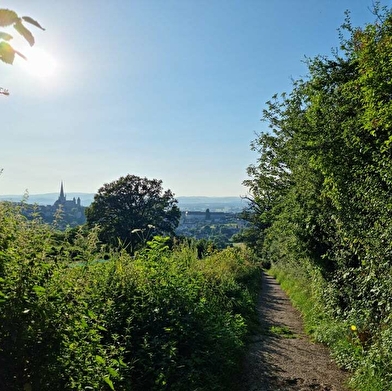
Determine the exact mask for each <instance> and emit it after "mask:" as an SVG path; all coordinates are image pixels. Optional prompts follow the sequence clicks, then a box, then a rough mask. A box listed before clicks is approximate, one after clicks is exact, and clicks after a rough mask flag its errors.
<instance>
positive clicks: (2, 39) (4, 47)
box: [0, 9, 45, 95]
mask: <svg viewBox="0 0 392 391" xmlns="http://www.w3.org/2000/svg"><path fill="white" fill-rule="evenodd" d="M23 22H26V23H29V24H32V25H33V26H35V27H38V28H40V29H41V30H45V29H44V28H43V27H42V26H41V25H40V24H39V23H38V22H37V21H36V20H34V19H32V18H30V17H29V16H22V17H19V16H18V15H17V14H16V13H15V12H14V11H11V10H9V9H0V27H8V26H12V27H13V28H14V29H15V30H16V31H17V32H18V33H19V34H20V35H21V36H22V37H23V38H25V39H26V41H27V42H28V43H29V44H30V46H33V45H34V43H35V39H34V36H33V34H32V33H31V31H30V30H29V29H27V28H26V26H25V25H24V24H23ZM12 38H13V37H12V35H11V34H8V33H6V32H4V31H0V60H1V61H3V62H4V63H6V64H13V62H14V59H15V55H16V54H17V55H18V56H20V57H22V58H24V59H25V60H27V59H26V57H25V56H24V55H23V54H22V53H21V52H19V51H18V50H15V49H14V48H13V47H12V46H11V45H10V44H9V41H11V40H12ZM0 95H9V92H8V90H7V89H5V88H0Z"/></svg>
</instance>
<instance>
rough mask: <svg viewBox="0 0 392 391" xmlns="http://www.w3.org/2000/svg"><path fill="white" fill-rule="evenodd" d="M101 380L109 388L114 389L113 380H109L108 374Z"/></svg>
mask: <svg viewBox="0 0 392 391" xmlns="http://www.w3.org/2000/svg"><path fill="white" fill-rule="evenodd" d="M103 380H104V381H105V382H106V383H107V384H108V385H109V387H110V389H111V390H113V391H114V386H113V382H112V381H111V380H110V377H109V376H104V377H103Z"/></svg>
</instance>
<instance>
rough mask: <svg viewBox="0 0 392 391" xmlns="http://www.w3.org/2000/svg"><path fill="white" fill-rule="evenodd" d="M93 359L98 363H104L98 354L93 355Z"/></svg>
mask: <svg viewBox="0 0 392 391" xmlns="http://www.w3.org/2000/svg"><path fill="white" fill-rule="evenodd" d="M95 361H96V362H97V363H98V364H102V365H105V360H104V359H103V357H102V356H98V354H97V355H96V356H95Z"/></svg>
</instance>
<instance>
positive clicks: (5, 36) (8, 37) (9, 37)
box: [0, 31, 13, 41]
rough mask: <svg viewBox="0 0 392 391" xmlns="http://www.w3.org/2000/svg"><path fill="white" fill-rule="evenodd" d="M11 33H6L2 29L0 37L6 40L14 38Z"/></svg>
mask: <svg viewBox="0 0 392 391" xmlns="http://www.w3.org/2000/svg"><path fill="white" fill-rule="evenodd" d="M12 38H13V37H12V35H11V34H7V33H4V32H3V31H0V39H4V40H5V41H10V40H11V39H12Z"/></svg>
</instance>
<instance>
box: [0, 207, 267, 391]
mask: <svg viewBox="0 0 392 391" xmlns="http://www.w3.org/2000/svg"><path fill="white" fill-rule="evenodd" d="M97 238H98V235H97V231H95V230H92V231H88V232H84V231H82V230H80V231H75V230H73V231H72V232H69V233H65V234H60V233H58V232H57V231H55V230H54V229H52V228H51V227H49V226H47V225H44V224H42V223H41V222H40V221H39V219H38V218H37V219H36V220H33V221H27V220H26V219H25V218H24V217H23V216H22V215H21V214H20V213H19V212H17V211H15V210H14V207H12V206H10V205H7V204H5V203H2V204H0V389H1V390H10V391H13V390H32V391H35V390H40V391H41V390H42V391H45V390H51V391H53V390H126V391H128V390H129V391H138V390H178V391H180V390H185V389H186V390H194V391H196V390H198V391H202V390H205V391H207V390H208V391H212V390H229V389H230V387H231V380H232V376H235V374H236V371H237V370H238V367H239V362H240V360H241V356H242V354H243V349H244V341H245V338H246V335H247V333H248V331H249V327H250V326H251V324H252V322H254V319H255V312H254V311H255V310H254V308H255V300H256V296H257V289H258V284H259V281H260V268H259V267H258V266H257V265H256V264H254V263H253V261H252V258H250V257H249V256H248V255H247V253H246V251H244V250H243V249H239V248H231V249H226V250H224V251H222V252H219V253H214V254H212V255H210V256H208V257H205V258H203V259H199V257H198V254H197V248H196V246H193V245H192V244H191V245H189V244H183V245H181V244H180V245H178V246H177V247H175V248H174V249H173V250H171V249H169V246H168V245H167V239H165V238H161V237H156V238H154V240H152V241H151V242H149V243H148V245H147V247H146V248H145V249H144V250H142V251H140V252H139V253H137V254H136V255H135V256H133V257H131V256H130V255H129V254H128V253H127V252H126V251H121V250H120V251H114V250H110V249H109V248H105V247H103V246H101V245H100V243H99V242H98V239H97Z"/></svg>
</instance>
